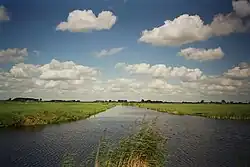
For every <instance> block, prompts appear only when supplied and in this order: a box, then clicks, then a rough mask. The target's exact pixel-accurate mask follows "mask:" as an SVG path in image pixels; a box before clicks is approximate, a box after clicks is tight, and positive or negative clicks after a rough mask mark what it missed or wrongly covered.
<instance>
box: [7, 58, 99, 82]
mask: <svg viewBox="0 0 250 167" xmlns="http://www.w3.org/2000/svg"><path fill="white" fill-rule="evenodd" d="M10 74H12V75H13V76H14V77H16V78H38V79H41V80H55V81H56V80H82V79H92V77H95V76H96V75H98V74H99V71H98V70H97V69H95V68H92V67H87V66H82V65H78V64H75V63H74V62H72V61H65V62H60V61H58V60H55V59H53V60H52V61H51V62H50V63H49V64H45V65H33V64H24V63H20V64H16V65H14V66H13V67H12V68H11V69H10Z"/></svg>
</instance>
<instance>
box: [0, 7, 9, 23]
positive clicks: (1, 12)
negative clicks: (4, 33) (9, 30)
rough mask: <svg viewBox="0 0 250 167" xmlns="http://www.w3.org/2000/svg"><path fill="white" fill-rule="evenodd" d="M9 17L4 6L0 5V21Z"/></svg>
mask: <svg viewBox="0 0 250 167" xmlns="http://www.w3.org/2000/svg"><path fill="white" fill-rule="evenodd" d="M8 20H10V17H9V16H8V13H7V9H6V8H5V7H4V6H0V21H8Z"/></svg>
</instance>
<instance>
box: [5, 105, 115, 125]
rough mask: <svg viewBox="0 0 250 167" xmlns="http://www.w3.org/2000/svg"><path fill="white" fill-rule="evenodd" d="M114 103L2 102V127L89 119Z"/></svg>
mask: <svg viewBox="0 0 250 167" xmlns="http://www.w3.org/2000/svg"><path fill="white" fill-rule="evenodd" d="M114 106H115V104H113V103H49V102H27V103H23V102H1V103H0V127H20V126H31V125H45V124H57V123H62V122H70V121H76V120H80V119H84V118H88V117H90V116H91V115H94V114H97V113H99V112H103V111H105V110H107V109H109V108H111V107H114Z"/></svg>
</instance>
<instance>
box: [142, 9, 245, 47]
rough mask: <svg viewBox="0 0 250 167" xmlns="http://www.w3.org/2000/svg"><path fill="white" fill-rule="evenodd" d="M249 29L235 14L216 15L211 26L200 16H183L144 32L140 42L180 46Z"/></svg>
mask: <svg viewBox="0 0 250 167" xmlns="http://www.w3.org/2000/svg"><path fill="white" fill-rule="evenodd" d="M248 28H249V27H248V26H247V24H243V21H242V20H241V18H239V17H237V16H235V15H234V14H233V13H229V14H226V15H224V14H218V15H215V16H214V18H213V21H212V23H211V24H204V21H203V20H202V19H201V18H200V16H198V15H188V14H183V15H181V16H179V17H177V18H175V19H174V20H166V21H165V22H164V25H162V26H160V27H155V28H153V29H152V30H144V31H143V32H142V34H141V37H140V38H139V40H138V41H139V42H144V43H149V44H152V45H156V46H179V45H183V44H188V43H193V42H197V41H205V40H207V39H209V38H211V37H212V36H225V35H229V34H231V33H235V32H245V31H246V30H247V29H248Z"/></svg>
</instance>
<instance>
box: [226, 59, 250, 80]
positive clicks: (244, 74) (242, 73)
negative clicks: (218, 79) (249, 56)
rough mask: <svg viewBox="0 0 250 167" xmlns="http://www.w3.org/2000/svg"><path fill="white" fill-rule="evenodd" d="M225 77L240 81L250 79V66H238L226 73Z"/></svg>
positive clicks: (244, 64) (242, 64)
mask: <svg viewBox="0 0 250 167" xmlns="http://www.w3.org/2000/svg"><path fill="white" fill-rule="evenodd" d="M224 75H225V76H227V77H232V78H239V79H244V78H249V77H250V64H248V63H246V62H243V63H240V64H239V65H238V66H236V67H234V68H232V69H229V70H228V71H227V72H225V73H224Z"/></svg>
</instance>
